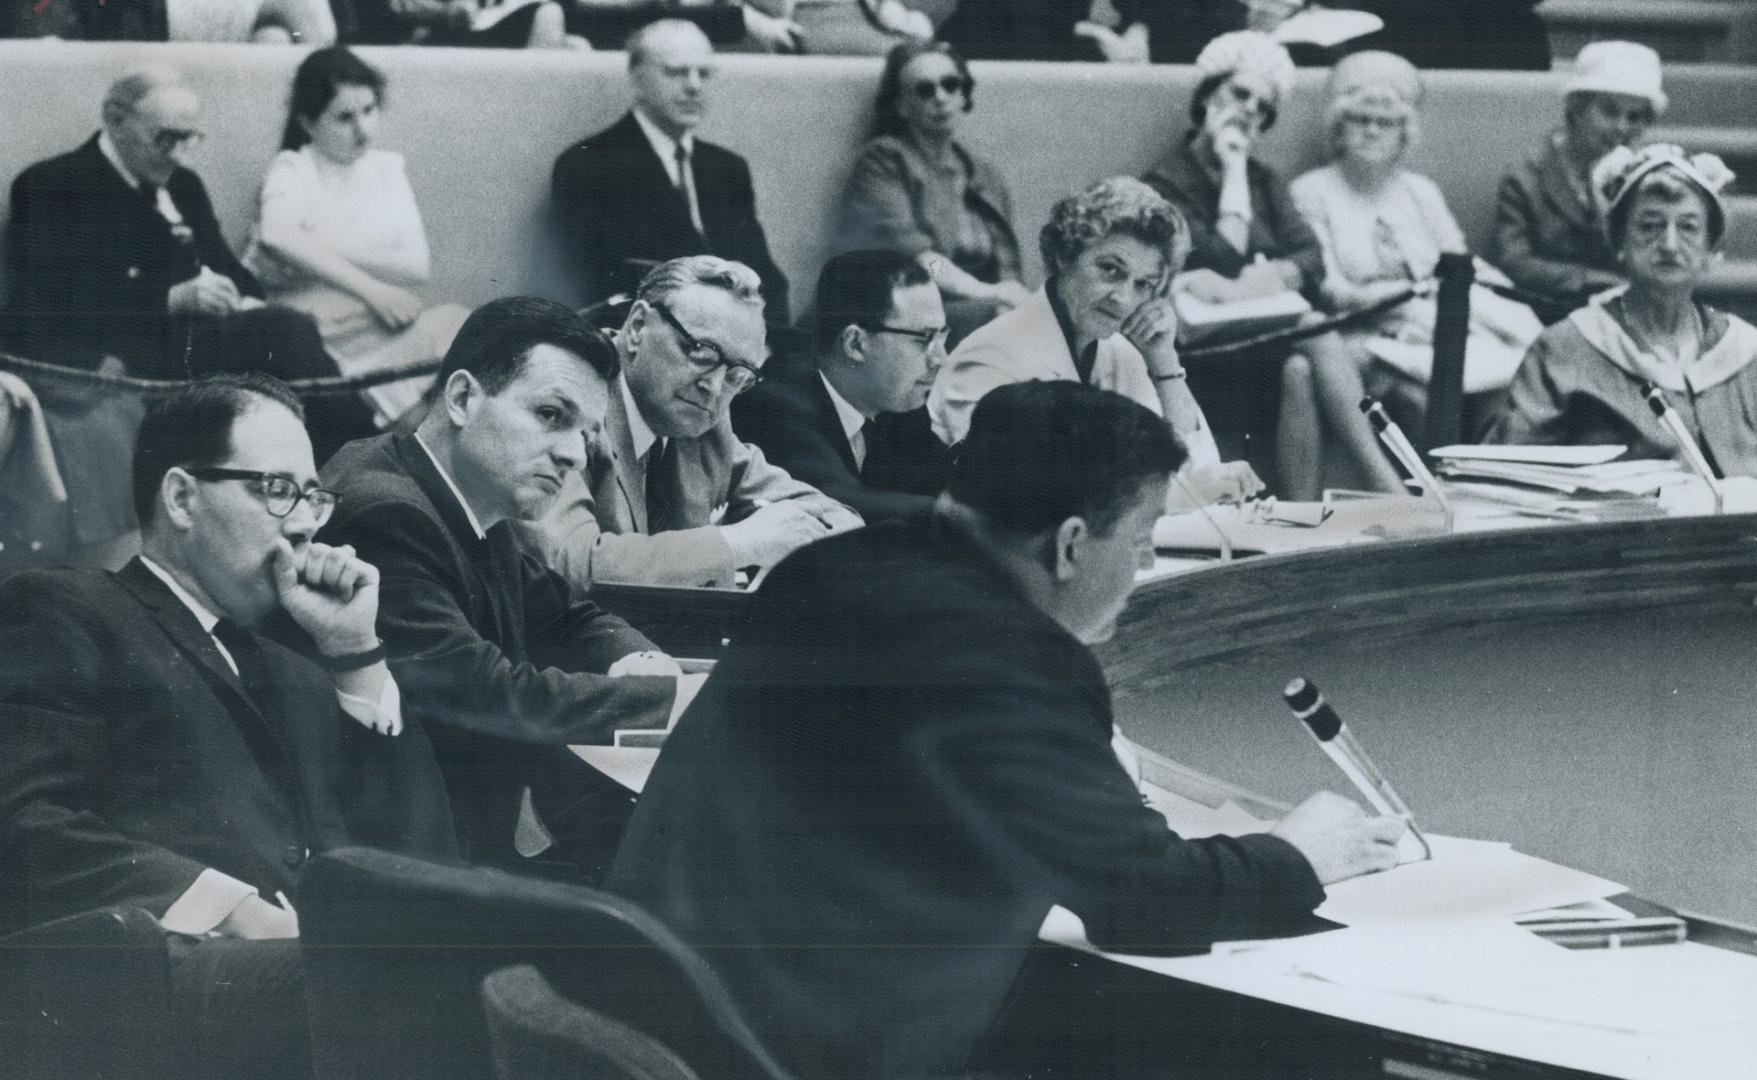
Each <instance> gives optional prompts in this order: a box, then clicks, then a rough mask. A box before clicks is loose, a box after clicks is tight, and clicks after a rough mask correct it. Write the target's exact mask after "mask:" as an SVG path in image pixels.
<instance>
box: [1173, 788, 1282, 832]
mask: <svg viewBox="0 0 1757 1080" xmlns="http://www.w3.org/2000/svg"><path fill="white" fill-rule="evenodd" d="M1141 791H1142V793H1143V794H1144V795H1145V796H1146V797H1147V805H1148V806H1151V807H1152V808H1153V809H1155V810H1157V811H1159V812H1160V813H1161V814H1164V815H1165V823H1166V824H1167V825H1168V826H1170V827H1171V831H1172V832H1174V833H1177V834H1178V835H1179V836H1181V837H1183V838H1184V839H1185V840H1200V839H1201V838H1202V837H1204V836H1244V835H1246V834H1248V833H1260V832H1267V831H1268V830H1269V829H1270V828H1272V827H1273V826H1274V824H1275V823H1274V822H1273V821H1264V820H1263V819H1262V818H1259V817H1256V816H1255V815H1253V814H1252V813H1250V811H1248V810H1246V809H1245V808H1244V807H1242V806H1240V805H1239V804H1238V803H1236V802H1233V801H1232V800H1231V799H1227V800H1226V801H1224V802H1222V803H1221V804H1220V805H1219V806H1207V805H1205V804H1203V803H1200V802H1197V801H1196V800H1194V799H1186V798H1184V797H1183V796H1181V795H1174V794H1173V793H1171V792H1169V791H1167V790H1165V789H1164V788H1162V787H1157V786H1155V785H1153V784H1142V785H1141Z"/></svg>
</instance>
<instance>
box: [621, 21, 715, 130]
mask: <svg viewBox="0 0 1757 1080" xmlns="http://www.w3.org/2000/svg"><path fill="white" fill-rule="evenodd" d="M628 73H629V79H630V81H631V82H632V83H633V84H634V94H635V107H636V108H638V109H640V111H641V112H642V113H644V114H646V117H647V119H649V120H651V121H653V122H654V123H655V124H657V125H659V127H660V128H661V129H662V130H663V131H664V132H665V133H666V134H667V135H670V136H671V137H672V138H674V139H676V138H680V137H682V136H683V135H684V134H686V133H688V132H689V131H692V130H694V128H695V126H696V125H697V124H699V123H701V122H702V117H703V116H705V115H706V114H707V106H708V103H707V84H708V81H709V80H710V79H712V78H713V77H714V47H713V45H711V44H709V42H708V38H707V35H706V34H703V33H702V32H701V30H700V29H699V28H698V27H697V26H696V25H695V24H694V23H690V22H684V21H683V20H681V19H660V20H659V21H658V22H653V23H648V24H647V25H646V26H643V27H642V28H641V29H640V30H638V31H636V32H635V34H634V36H632V37H631V38H629V40H628Z"/></svg>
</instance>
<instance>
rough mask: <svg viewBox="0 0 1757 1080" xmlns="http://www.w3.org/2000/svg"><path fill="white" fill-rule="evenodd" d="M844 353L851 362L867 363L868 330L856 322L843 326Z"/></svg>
mask: <svg viewBox="0 0 1757 1080" xmlns="http://www.w3.org/2000/svg"><path fill="white" fill-rule="evenodd" d="M842 353H843V355H845V356H847V357H848V362H849V363H851V364H864V363H866V331H865V330H862V329H861V328H860V327H859V326H858V325H856V324H855V323H849V324H848V325H847V326H844V327H843V328H842Z"/></svg>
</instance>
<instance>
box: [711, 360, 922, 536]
mask: <svg viewBox="0 0 1757 1080" xmlns="http://www.w3.org/2000/svg"><path fill="white" fill-rule="evenodd" d="M732 427H733V430H734V431H736V432H737V433H738V437H739V438H741V439H743V440H745V441H746V442H753V443H756V444H757V445H758V446H760V447H762V449H763V454H764V455H765V456H766V457H767V458H768V459H769V460H770V461H772V462H774V463H775V464H777V465H779V466H781V467H782V468H783V469H786V470H787V471H788V472H789V473H792V474H793V476H794V478H795V479H799V480H803V481H805V482H806V483H808V484H810V485H811V486H812V487H815V488H817V489H818V490H819V491H821V492H823V493H824V494H825V495H828V496H829V497H830V498H832V499H835V500H836V501H837V502H840V503H844V504H846V505H848V506H852V507H853V508H854V509H855V510H856V511H858V512H859V514H860V516H861V517H863V518H865V519H866V521H867V524H869V525H871V524H876V523H878V522H880V521H891V520H895V519H898V518H903V517H909V516H912V515H916V514H925V513H926V512H927V511H928V510H929V509H930V508H932V506H933V500H934V496H936V495H938V494H939V493H940V491H941V490H943V489H944V487H945V480H946V471H947V469H948V468H949V466H950V465H951V453H950V451H948V450H947V449H946V446H945V444H944V443H942V442H940V441H939V439H938V438H936V437H935V436H934V434H933V430H932V427H931V426H930V424H929V423H928V419H927V411H926V409H916V410H914V411H913V412H909V413H887V414H884V415H881V416H878V417H876V418H875V419H874V420H873V421H872V424H871V425H870V426H869V428H868V430H867V433H866V461H865V464H864V465H863V466H859V467H857V466H856V465H855V464H854V449H853V447H851V446H849V445H848V437H847V436H846V435H844V434H843V433H842V420H841V418H840V417H839V416H837V415H836V406H835V403H834V402H832V401H831V400H830V392H829V391H828V390H826V389H825V388H824V380H823V379H822V378H821V377H820V376H819V375H818V369H817V365H815V364H814V363H812V361H811V359H810V358H809V357H807V356H804V355H782V354H779V353H777V354H776V355H775V357H774V358H773V359H771V360H770V361H769V362H768V363H767V364H765V365H764V366H763V381H762V382H760V383H758V384H757V385H756V386H755V387H754V388H752V389H751V390H748V391H746V392H745V393H742V394H740V395H738V396H737V397H735V398H733V399H732Z"/></svg>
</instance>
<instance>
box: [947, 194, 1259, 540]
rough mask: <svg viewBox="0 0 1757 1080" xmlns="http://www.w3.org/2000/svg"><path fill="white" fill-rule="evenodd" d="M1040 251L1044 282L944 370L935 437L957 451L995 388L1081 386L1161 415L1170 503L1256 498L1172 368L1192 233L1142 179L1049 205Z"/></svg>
mask: <svg viewBox="0 0 1757 1080" xmlns="http://www.w3.org/2000/svg"><path fill="white" fill-rule="evenodd" d="M1038 244H1039V247H1040V248H1041V250H1042V252H1043V262H1044V265H1045V266H1047V267H1049V270H1050V275H1049V280H1048V281H1047V282H1045V283H1044V286H1043V288H1042V289H1039V290H1038V291H1037V292H1035V293H1033V294H1032V295H1031V296H1030V297H1029V298H1028V299H1027V300H1026V301H1025V302H1024V303H1023V304H1021V305H1019V306H1018V307H1016V308H1014V309H1013V310H1012V311H1009V312H1007V313H1006V314H1005V315H1002V316H1000V317H998V318H996V319H995V320H994V321H993V322H991V323H989V324H988V325H987V326H984V327H982V328H981V329H979V330H977V331H976V332H975V333H973V334H971V335H970V336H969V337H968V338H966V339H964V341H963V343H962V344H960V345H959V346H958V347H957V348H956V349H954V350H953V351H952V354H951V356H950V357H949V358H948V359H947V360H946V362H945V363H944V364H943V365H941V367H940V370H939V374H938V376H937V377H936V378H935V380H934V385H933V390H932V392H931V393H930V394H929V395H928V399H927V409H928V414H929V416H930V417H931V418H932V421H933V430H934V433H935V434H936V435H938V436H939V437H940V439H941V440H942V441H944V442H945V443H946V444H947V445H949V446H955V445H957V444H958V443H959V442H962V441H963V439H964V435H965V433H966V432H967V431H968V429H969V426H970V413H971V411H972V410H974V409H975V407H976V403H977V402H978V401H980V400H981V399H982V397H983V395H985V394H987V393H988V392H989V391H990V390H993V389H994V388H995V387H997V386H1002V385H1005V384H1007V383H1014V382H1025V381H1027V380H1031V379H1047V380H1068V381H1079V382H1083V383H1086V384H1088V385H1091V386H1096V387H1098V388H1099V389H1102V390H1111V391H1114V392H1116V393H1119V394H1121V395H1123V396H1124V397H1127V398H1130V399H1131V400H1134V401H1136V402H1139V403H1140V404H1142V405H1145V406H1146V407H1147V408H1149V409H1152V410H1153V411H1154V412H1156V413H1158V414H1159V415H1161V416H1163V417H1165V419H1166V423H1167V424H1169V425H1170V426H1171V429H1172V431H1173V433H1175V434H1176V435H1177V436H1178V438H1179V439H1180V441H1182V443H1183V444H1184V449H1185V451H1186V452H1187V454H1188V455H1189V462H1188V463H1187V464H1186V465H1185V467H1184V469H1183V471H1182V473H1180V476H1179V479H1180V481H1181V483H1174V484H1173V485H1172V488H1171V492H1170V495H1169V505H1172V506H1177V507H1183V506H1188V505H1190V504H1191V503H1192V502H1210V501H1213V500H1215V499H1242V498H1246V497H1249V496H1251V495H1254V494H1256V493H1257V492H1258V491H1260V490H1261V489H1262V486H1263V485H1262V482H1261V481H1260V480H1258V479H1257V476H1256V474H1255V473H1254V472H1252V471H1251V468H1250V466H1249V465H1247V464H1245V463H1244V462H1224V463H1223V462H1221V461H1220V455H1219V452H1218V451H1217V450H1216V448H1215V445H1214V438H1213V435H1212V434H1211V433H1210V432H1209V430H1208V422H1207V420H1206V419H1205V418H1204V417H1203V415H1202V410H1201V407H1200V406H1198V405H1197V404H1196V399H1195V398H1194V397H1192V396H1191V394H1190V389H1189V385H1188V383H1187V381H1186V379H1185V372H1184V368H1183V365H1182V364H1181V363H1180V362H1179V361H1178V355H1177V345H1176V335H1177V316H1176V314H1175V313H1174V312H1173V311H1172V308H1171V301H1170V300H1169V299H1167V297H1166V295H1165V293H1166V288H1167V286H1168V284H1169V283H1170V281H1171V277H1172V275H1173V274H1175V273H1176V272H1177V269H1178V267H1179V266H1180V265H1182V263H1183V260H1184V256H1185V255H1186V254H1187V253H1188V252H1189V229H1188V228H1187V227H1186V226H1185V225H1184V222H1183V219H1182V218H1181V217H1180V216H1179V215H1178V213H1177V211H1176V210H1174V209H1173V208H1172V206H1171V204H1170V203H1168V202H1166V201H1165V200H1164V199H1162V198H1160V197H1159V196H1158V195H1156V194H1154V192H1153V189H1152V188H1149V187H1148V186H1147V185H1146V184H1143V183H1141V182H1140V181H1139V180H1135V179H1133V178H1131V177H1126V176H1119V177H1114V178H1112V179H1110V180H1105V181H1103V182H1101V183H1099V184H1097V185H1095V186H1093V187H1091V188H1088V189H1087V190H1086V191H1083V192H1081V193H1080V194H1078V195H1071V196H1069V197H1068V198H1065V199H1063V200H1062V201H1061V202H1059V203H1057V204H1056V205H1055V208H1054V209H1053V210H1051V211H1050V218H1049V222H1048V224H1046V225H1044V226H1043V231H1042V233H1041V234H1039V236H1038Z"/></svg>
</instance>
